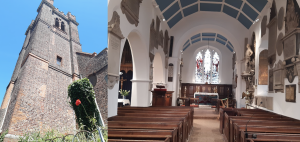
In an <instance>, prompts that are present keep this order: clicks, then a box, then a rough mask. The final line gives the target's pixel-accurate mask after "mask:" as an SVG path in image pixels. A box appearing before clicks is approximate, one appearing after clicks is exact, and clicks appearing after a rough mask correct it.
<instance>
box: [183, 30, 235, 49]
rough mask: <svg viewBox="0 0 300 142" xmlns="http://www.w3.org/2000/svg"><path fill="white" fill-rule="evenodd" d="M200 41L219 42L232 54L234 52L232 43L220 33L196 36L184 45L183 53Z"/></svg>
mask: <svg viewBox="0 0 300 142" xmlns="http://www.w3.org/2000/svg"><path fill="white" fill-rule="evenodd" d="M200 41H212V42H217V43H220V44H222V45H224V46H225V47H227V48H228V50H230V51H231V52H234V47H233V45H232V44H231V42H230V41H229V40H228V39H227V38H226V37H224V36H222V35H220V34H218V33H199V34H195V35H194V36H192V37H191V38H189V39H188V40H187V41H186V42H185V43H184V45H183V51H185V50H186V49H187V48H188V47H190V46H191V45H192V44H195V43H197V42H200Z"/></svg>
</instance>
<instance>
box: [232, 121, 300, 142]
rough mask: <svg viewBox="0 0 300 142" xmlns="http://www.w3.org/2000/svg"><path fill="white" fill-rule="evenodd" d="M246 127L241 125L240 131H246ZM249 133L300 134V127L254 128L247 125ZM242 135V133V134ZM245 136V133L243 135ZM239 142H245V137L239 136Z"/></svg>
mask: <svg viewBox="0 0 300 142" xmlns="http://www.w3.org/2000/svg"><path fill="white" fill-rule="evenodd" d="M245 128H246V126H245V125H239V126H238V131H245ZM247 131H248V132H257V133H262V132H263V133H282V134H300V127H299V126H298V127H297V126H294V127H291V126H253V125H247ZM241 134H242V132H241ZM243 134H245V133H243ZM236 141H237V142H241V141H245V135H240V136H237V139H236Z"/></svg>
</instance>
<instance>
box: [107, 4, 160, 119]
mask: <svg viewBox="0 0 300 142" xmlns="http://www.w3.org/2000/svg"><path fill="white" fill-rule="evenodd" d="M120 3H121V1H119V0H113V1H112V0H108V21H110V20H111V18H112V14H113V12H114V11H116V12H117V13H118V14H119V16H120V29H121V31H122V34H123V36H124V37H125V38H124V39H123V40H122V41H121V52H120V55H119V57H116V58H119V60H120V62H121V56H122V51H123V48H124V44H125V41H126V39H127V38H128V41H129V44H130V46H131V51H132V56H133V57H132V58H133V79H132V102H131V105H132V106H149V105H150V91H149V82H150V80H149V70H150V59H149V39H150V24H151V22H152V19H154V20H156V10H155V9H154V8H153V6H152V1H150V0H144V1H142V3H141V5H140V13H139V24H138V26H137V27H136V26H135V25H133V24H130V23H129V22H128V20H127V18H126V16H125V15H124V14H123V13H122V11H121V9H120ZM165 29H166V28H164V26H163V24H161V28H160V30H163V31H165ZM161 51H162V49H159V50H156V49H155V53H154V54H156V53H157V52H161ZM108 58H114V57H108ZM162 60H163V65H164V60H165V59H164V57H163V58H162ZM119 64H120V63H119ZM108 66H109V65H108ZM119 66H120V65H119ZM119 70H120V69H118V71H119ZM165 72H166V70H164V71H163V72H162V74H165ZM163 82H165V79H164V81H163ZM116 86H117V87H116ZM115 88H117V89H115ZM108 96H109V101H108V108H109V110H108V111H109V116H108V117H111V116H114V115H116V114H117V107H116V106H117V101H118V99H117V98H118V97H117V96H118V84H115V86H114V88H113V89H111V90H110V89H109V91H108Z"/></svg>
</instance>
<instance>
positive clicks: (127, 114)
mask: <svg viewBox="0 0 300 142" xmlns="http://www.w3.org/2000/svg"><path fill="white" fill-rule="evenodd" d="M193 115H194V108H192V107H123V108H118V115H117V116H114V117H111V118H108V123H109V124H110V125H108V129H109V131H110V130H111V129H118V130H124V131H125V130H128V129H132V130H146V129H148V130H151V131H152V130H175V129H176V140H175V141H176V142H177V141H178V142H185V141H186V140H188V136H189V133H190V131H191V129H192V126H193ZM127 123H128V124H127ZM129 124H130V125H129ZM149 124H153V125H149ZM178 124H180V125H178ZM110 126H111V127H110ZM116 134H117V133H116ZM110 136H113V135H110ZM173 137H174V136H172V137H171V141H174V140H173ZM129 138H130V140H141V141H145V140H157V139H154V138H158V137H156V136H154V137H151V139H149V138H147V139H146V138H137V137H131V136H128V138H126V139H122V140H129ZM109 139H110V140H111V139H115V138H114V137H109ZM116 139H120V138H116ZM159 140H162V139H159Z"/></svg>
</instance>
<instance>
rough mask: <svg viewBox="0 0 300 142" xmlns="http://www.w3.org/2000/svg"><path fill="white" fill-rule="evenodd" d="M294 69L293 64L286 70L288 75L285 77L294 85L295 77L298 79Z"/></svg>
mask: <svg viewBox="0 0 300 142" xmlns="http://www.w3.org/2000/svg"><path fill="white" fill-rule="evenodd" d="M294 67H295V66H294V65H293V64H292V65H289V66H287V67H286V70H285V73H286V74H285V75H286V76H285V77H286V78H287V79H288V81H289V82H290V83H292V82H293V81H294V79H295V77H296V75H295V69H294Z"/></svg>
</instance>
